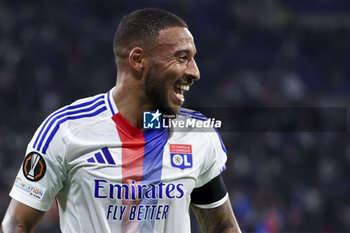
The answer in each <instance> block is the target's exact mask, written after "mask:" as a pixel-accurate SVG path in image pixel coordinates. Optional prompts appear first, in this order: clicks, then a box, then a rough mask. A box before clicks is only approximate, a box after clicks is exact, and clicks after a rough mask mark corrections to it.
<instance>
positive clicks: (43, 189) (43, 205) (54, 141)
mask: <svg viewBox="0 0 350 233" xmlns="http://www.w3.org/2000/svg"><path fill="white" fill-rule="evenodd" d="M49 119H50V118H48V119H46V121H44V123H43V124H42V125H41V126H40V127H39V129H38V130H37V132H36V133H35V134H34V137H33V138H32V140H31V141H30V143H29V144H28V147H27V151H26V156H25V158H24V161H23V163H22V165H21V168H20V170H19V172H18V174H17V177H16V180H15V182H14V185H13V187H12V190H11V192H10V196H11V197H12V198H13V199H15V200H17V201H19V202H21V203H23V204H25V205H28V206H30V207H32V208H34V209H37V210H41V211H47V210H49V208H50V207H51V205H52V203H53V201H54V199H55V196H56V194H57V193H58V192H59V191H60V189H61V188H62V186H63V182H64V179H65V174H66V171H65V169H64V156H63V155H64V151H65V148H64V147H65V146H64V145H65V144H64V140H63V136H62V132H61V130H60V129H58V130H57V131H56V132H55V136H54V137H51V138H50V136H51V135H52V134H51V132H52V130H54V129H51V131H50V130H48V131H46V128H48V125H49V124H47V125H45V122H47V121H48V120H49ZM48 145H49V146H48Z"/></svg>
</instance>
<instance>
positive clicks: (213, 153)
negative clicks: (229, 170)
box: [196, 128, 227, 188]
mask: <svg viewBox="0 0 350 233" xmlns="http://www.w3.org/2000/svg"><path fill="white" fill-rule="evenodd" d="M207 136H208V137H207V138H208V141H209V142H207V145H205V147H206V150H205V151H204V153H205V161H204V165H203V168H202V172H201V174H200V176H199V177H198V181H197V184H196V188H198V187H201V186H203V185H205V184H206V183H208V182H209V181H211V180H212V179H213V178H215V177H217V176H218V175H219V174H220V173H221V172H223V171H224V170H225V169H226V166H225V163H226V160H227V156H226V153H227V151H226V148H225V146H224V144H223V142H222V140H221V137H220V135H219V133H218V132H217V130H216V129H215V128H213V131H212V132H207Z"/></svg>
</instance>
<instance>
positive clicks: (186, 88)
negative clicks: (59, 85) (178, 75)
mask: <svg viewBox="0 0 350 233" xmlns="http://www.w3.org/2000/svg"><path fill="white" fill-rule="evenodd" d="M176 87H177V88H179V89H181V90H184V91H189V90H190V86H189V85H177V86H176Z"/></svg>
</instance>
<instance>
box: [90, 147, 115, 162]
mask: <svg viewBox="0 0 350 233" xmlns="http://www.w3.org/2000/svg"><path fill="white" fill-rule="evenodd" d="M101 152H102V153H101ZM101 152H100V151H99V152H97V153H96V154H94V156H92V157H90V158H88V159H87V161H88V162H89V163H101V164H106V163H107V164H111V165H116V164H115V162H114V159H113V157H112V155H111V153H110V152H109V150H108V148H107V147H104V148H102V149H101Z"/></svg>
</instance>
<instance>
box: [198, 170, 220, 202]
mask: <svg viewBox="0 0 350 233" xmlns="http://www.w3.org/2000/svg"><path fill="white" fill-rule="evenodd" d="M226 193H227V190H226V186H225V183H224V180H223V179H222V176H221V174H219V175H218V176H217V177H215V178H214V179H212V180H211V181H209V182H208V183H206V184H205V185H203V186H202V187H199V188H195V189H193V191H192V193H191V202H192V203H193V204H197V205H207V204H211V203H214V202H216V201H219V200H221V199H222V198H224V197H225V195H226Z"/></svg>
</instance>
